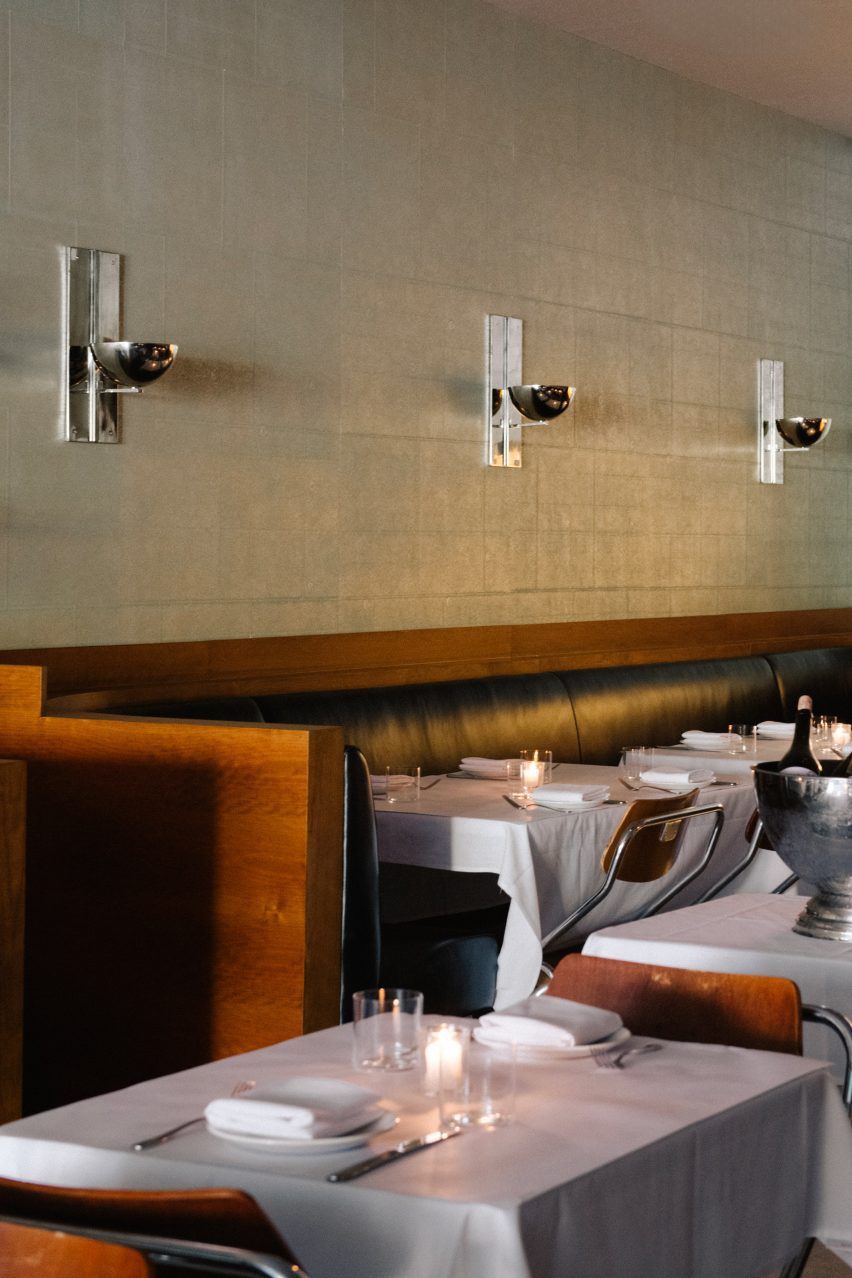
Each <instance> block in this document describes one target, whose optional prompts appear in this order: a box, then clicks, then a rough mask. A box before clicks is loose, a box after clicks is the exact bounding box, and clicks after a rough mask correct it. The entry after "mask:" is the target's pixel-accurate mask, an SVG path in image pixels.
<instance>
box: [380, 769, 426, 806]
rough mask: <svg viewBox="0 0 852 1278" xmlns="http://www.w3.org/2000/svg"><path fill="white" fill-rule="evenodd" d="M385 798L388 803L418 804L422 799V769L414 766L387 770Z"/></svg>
mask: <svg viewBox="0 0 852 1278" xmlns="http://www.w3.org/2000/svg"><path fill="white" fill-rule="evenodd" d="M385 798H386V799H387V801H388V803H416V802H417V800H418V799H419V798H420V769H419V768H417V767H415V766H414V764H411V763H407V764H402V765H401V766H399V767H393V766H391V765H388V767H386V768H385Z"/></svg>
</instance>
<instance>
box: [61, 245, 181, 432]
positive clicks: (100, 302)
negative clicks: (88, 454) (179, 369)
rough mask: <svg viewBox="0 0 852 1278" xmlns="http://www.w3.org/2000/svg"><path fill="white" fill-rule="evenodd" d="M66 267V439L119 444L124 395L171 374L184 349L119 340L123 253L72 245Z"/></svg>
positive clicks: (67, 251) (64, 381) (68, 249)
mask: <svg viewBox="0 0 852 1278" xmlns="http://www.w3.org/2000/svg"><path fill="white" fill-rule="evenodd" d="M64 267H65V317H64V328H65V331H64V334H63V349H64V350H65V353H66V360H67V369H66V372H65V376H64V378H63V385H64V391H65V395H64V399H65V403H64V412H63V417H64V423H65V438H66V439H67V440H70V441H72V442H74V443H78V444H117V443H119V441H120V438H121V435H120V419H119V411H118V405H119V396H120V395H138V394H140V392H141V391H143V390H144V389H145V387H146V386H149V385H150V384H151V382H155V381H156V380H157V379H158V378H159V377H162V376H163V374H164V373H167V372H168V370H169V369H170V368H171V366H172V364H173V363H174V359H175V355H176V354H177V349H178V348H177V346H175V345H173V344H172V343H171V342H129V341H119V340H118V333H119V331H120V327H119V326H120V312H121V258H120V257H119V255H118V253H103V252H101V250H100V249H87V248H67V249H66V250H65V264H64Z"/></svg>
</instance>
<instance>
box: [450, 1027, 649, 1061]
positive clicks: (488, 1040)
mask: <svg viewBox="0 0 852 1278" xmlns="http://www.w3.org/2000/svg"><path fill="white" fill-rule="evenodd" d="M473 1037H474V1038H475V1039H476V1041H477V1043H482V1045H483V1047H490V1048H491V1049H492V1050H493V1051H495V1052H500V1051H502V1052H505V1053H506V1054H507V1055H508V1054H509V1053H510V1052H511V1049H512V1044H511V1043H507V1042H506V1040H505V1039H504V1038H499V1039H498V1038H496V1037H493V1036H492V1035H490V1034H489V1033H488V1031H487V1030H486V1029H485V1028H484V1027H483V1026H481V1025H477V1026H476V1028H475V1029H474V1031H473ZM628 1038H630V1030H629V1029H628V1028H627V1026H626V1025H622V1027H621V1029H618V1030H616V1031H615V1033H614V1034H610V1036H609V1038H601V1039H599V1040H598V1041H597V1042H596V1043H579V1044H578V1045H577V1046H576V1047H548V1046H547V1045H546V1044H543V1043H542V1044H536V1045H535V1046H533V1045H529V1046H522V1045H521V1044H517V1045H516V1047H515V1056H516V1059H517V1060H519V1061H522V1062H523V1063H524V1064H527V1065H535V1064H537V1063H541V1064H545V1063H548V1064H549V1063H552V1062H553V1061H574V1060H578V1059H580V1058H581V1057H584V1056H596V1055H597V1054H598V1053H600V1052H606V1051H608V1050H609V1048H610V1047H617V1046H618V1045H619V1044H620V1043H626V1042H627V1040H628Z"/></svg>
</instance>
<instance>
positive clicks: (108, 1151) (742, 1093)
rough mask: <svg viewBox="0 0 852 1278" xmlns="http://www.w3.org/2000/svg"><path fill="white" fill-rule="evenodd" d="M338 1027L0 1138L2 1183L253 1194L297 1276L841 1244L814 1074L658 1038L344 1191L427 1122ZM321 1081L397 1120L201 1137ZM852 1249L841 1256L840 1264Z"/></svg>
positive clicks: (849, 1169) (850, 1238)
mask: <svg viewBox="0 0 852 1278" xmlns="http://www.w3.org/2000/svg"><path fill="white" fill-rule="evenodd" d="M350 1035H351V1032H350V1030H349V1027H348V1026H343V1027H337V1028H335V1029H332V1030H324V1031H322V1032H321V1033H319V1034H313V1035H309V1036H307V1037H305V1038H301V1039H294V1040H291V1041H290V1042H288V1043H283V1044H279V1045H277V1046H275V1047H270V1048H266V1049H264V1050H263V1051H260V1052H253V1053H249V1054H247V1055H246V1056H244V1057H236V1058H232V1059H231V1060H227V1061H218V1062H216V1063H214V1064H211V1065H207V1066H203V1067H201V1068H199V1069H194V1070H189V1071H186V1072H185V1073H182V1074H176V1075H172V1076H171V1077H167V1078H163V1079H157V1080H153V1081H151V1082H148V1083H143V1084H140V1085H139V1086H136V1087H131V1088H128V1089H126V1090H124V1091H120V1092H115V1093H112V1094H111V1095H108V1096H102V1097H97V1098H95V1099H93V1100H89V1101H83V1102H80V1103H78V1104H76V1105H70V1106H66V1107H64V1108H62V1109H58V1110H53V1111H49V1112H47V1113H44V1114H39V1115H36V1116H34V1117H32V1118H28V1119H25V1120H22V1121H20V1122H15V1123H9V1124H7V1125H6V1126H4V1127H2V1128H0V1174H2V1175H4V1176H12V1177H18V1178H21V1179H28V1180H36V1181H45V1182H48V1183H52V1184H63V1185H78V1186H86V1185H91V1186H97V1185H111V1186H113V1187H122V1186H123V1187H129V1188H169V1187H177V1186H201V1185H230V1186H238V1187H240V1188H242V1189H244V1190H246V1191H247V1192H248V1193H250V1194H252V1195H253V1196H254V1197H255V1198H256V1199H257V1201H258V1202H259V1203H260V1204H261V1206H262V1207H263V1208H264V1210H265V1211H266V1212H267V1214H268V1215H269V1216H270V1218H271V1219H272V1220H273V1222H274V1223H275V1224H276V1225H277V1226H278V1228H279V1229H280V1230H281V1231H282V1233H283V1234H284V1235H285V1236H286V1237H287V1239H288V1240H289V1242H290V1243H291V1245H292V1246H293V1248H294V1250H295V1251H296V1253H297V1255H298V1256H299V1257H300V1259H301V1260H302V1262H303V1264H304V1265H305V1267H306V1269H307V1270H308V1272H309V1273H310V1274H311V1275H312V1278H341V1275H343V1274H345V1275H346V1276H347V1278H614V1276H615V1275H617V1276H618V1278H648V1275H650V1274H653V1275H655V1278H686V1276H687V1275H688V1276H689V1278H722V1276H723V1275H724V1278H755V1276H756V1275H758V1274H762V1273H764V1272H765V1271H767V1270H769V1269H770V1268H772V1267H773V1266H777V1265H780V1263H781V1262H782V1261H783V1260H784V1259H785V1257H786V1256H787V1255H790V1254H792V1253H793V1252H794V1251H795V1250H796V1249H797V1247H798V1245H799V1242H800V1240H801V1239H802V1238H803V1237H804V1236H808V1235H812V1234H815V1235H817V1236H819V1237H821V1238H822V1239H823V1241H825V1242H827V1243H828V1244H829V1245H832V1246H834V1247H835V1249H842V1247H843V1246H844V1245H846V1244H848V1245H850V1246H852V1214H850V1212H849V1191H850V1184H852V1134H850V1129H849V1125H848V1123H847V1122H846V1121H845V1117H844V1114H843V1111H842V1107H841V1105H840V1101H839V1099H838V1097H837V1094H836V1092H835V1090H834V1088H833V1087H832V1085H831V1084H830V1082H829V1079H828V1076H827V1073H826V1072H825V1069H824V1067H823V1066H821V1065H817V1064H815V1063H814V1062H813V1061H806V1060H803V1059H801V1058H799V1057H793V1056H785V1055H782V1054H778V1053H765V1052H747V1051H742V1050H740V1049H736V1048H726V1047H708V1046H703V1045H698V1044H678V1043H667V1044H666V1046H665V1048H664V1050H663V1051H661V1052H658V1053H656V1054H655V1055H652V1056H646V1057H641V1058H636V1059H634V1061H633V1063H632V1064H631V1065H630V1066H629V1068H627V1069H625V1070H623V1071H612V1070H607V1071H604V1070H599V1069H597V1068H596V1067H595V1065H594V1063H593V1062H592V1061H591V1060H590V1059H589V1058H584V1059H579V1060H571V1061H564V1062H562V1063H560V1064H558V1065H550V1066H546V1067H541V1066H523V1067H520V1068H519V1081H518V1102H517V1119H516V1122H515V1123H514V1124H512V1125H511V1126H508V1127H504V1128H499V1129H497V1130H493V1131H487V1130H474V1131H470V1132H468V1133H466V1134H465V1135H463V1136H461V1137H459V1138H457V1139H455V1140H452V1141H448V1142H447V1143H446V1144H443V1145H441V1146H439V1147H437V1148H434V1149H430V1150H427V1151H424V1152H421V1153H418V1154H416V1155H415V1156H413V1157H411V1158H407V1159H403V1160H401V1161H399V1162H397V1163H394V1164H392V1165H389V1166H388V1167H385V1168H382V1169H381V1170H379V1171H375V1172H372V1173H371V1174H369V1175H368V1176H365V1177H363V1178H362V1179H360V1180H356V1181H352V1182H350V1183H348V1184H339V1185H333V1184H329V1183H328V1182H327V1181H326V1179H325V1177H326V1176H327V1174H328V1172H329V1171H332V1170H334V1169H337V1168H340V1167H342V1166H346V1165H348V1164H349V1163H350V1162H355V1161H357V1160H358V1159H360V1158H363V1157H364V1156H365V1155H366V1153H367V1152H375V1150H376V1149H379V1148H385V1147H389V1146H390V1145H392V1144H393V1143H395V1142H396V1141H397V1140H399V1139H404V1138H407V1137H409V1136H411V1135H415V1134H420V1133H422V1132H425V1131H429V1130H431V1129H432V1128H433V1127H434V1125H435V1123H436V1114H435V1110H434V1108H432V1104H433V1103H432V1101H430V1100H428V1099H427V1098H425V1097H423V1096H422V1095H420V1093H419V1092H418V1091H417V1089H416V1088H417V1079H416V1076H415V1075H414V1074H413V1073H411V1074H398V1075H395V1076H394V1075H378V1076H367V1075H364V1074H358V1075H356V1074H353V1073H352V1072H351V1069H350V1067H349V1060H350ZM306 1074H307V1075H310V1076H311V1077H317V1076H331V1077H337V1078H348V1079H350V1080H352V1081H358V1082H361V1083H365V1082H366V1083H367V1085H373V1086H375V1087H377V1088H379V1089H381V1090H382V1092H383V1095H384V1096H385V1097H386V1098H387V1102H388V1103H389V1104H390V1105H392V1106H394V1107H395V1108H397V1109H398V1110H399V1112H400V1122H399V1125H398V1127H397V1128H396V1131H395V1133H390V1132H388V1133H385V1134H383V1135H382V1136H377V1137H375V1138H374V1139H373V1142H372V1147H371V1149H370V1150H369V1151H364V1150H355V1151H349V1152H347V1153H345V1154H340V1153H338V1154H325V1155H316V1154H315V1155H312V1156H305V1155H298V1156H292V1155H282V1154H275V1155H270V1154H266V1153H255V1152H253V1151H248V1150H244V1149H242V1148H240V1147H238V1146H236V1145H233V1144H231V1143H229V1142H225V1141H223V1140H221V1139H219V1138H217V1137H214V1136H211V1135H209V1134H208V1133H207V1132H206V1130H205V1129H203V1128H195V1129H192V1130H190V1131H189V1132H187V1133H185V1134H183V1135H182V1136H180V1137H178V1138H176V1139H174V1140H173V1141H171V1142H170V1143H168V1144H166V1145H162V1146H160V1147H158V1148H157V1149H155V1150H151V1151H149V1152H148V1153H145V1154H135V1153H132V1152H130V1151H129V1146H130V1145H131V1143H132V1142H133V1141H134V1140H138V1139H140V1138H142V1137H144V1136H147V1135H151V1134H153V1133H155V1132H157V1131H159V1130H162V1129H163V1128H165V1127H168V1126H170V1125H172V1124H175V1123H177V1122H180V1121H181V1120H182V1119H185V1118H187V1117H190V1116H192V1115H193V1114H196V1113H200V1112H201V1110H202V1109H203V1107H204V1105H205V1104H206V1103H207V1102H208V1101H209V1100H211V1099H213V1098H215V1097H217V1096H222V1095H226V1094H227V1093H228V1092H229V1091H230V1089H231V1087H232V1086H233V1084H234V1083H235V1081H236V1080H238V1079H241V1078H252V1079H255V1080H257V1082H258V1084H259V1085H262V1084H263V1083H268V1082H271V1081H273V1080H280V1079H282V1078H284V1077H287V1076H293V1075H306ZM849 1254H852V1252H850V1253H849Z"/></svg>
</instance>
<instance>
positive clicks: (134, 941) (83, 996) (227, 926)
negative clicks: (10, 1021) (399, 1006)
mask: <svg viewBox="0 0 852 1278" xmlns="http://www.w3.org/2000/svg"><path fill="white" fill-rule="evenodd" d="M342 750H343V740H342V733H341V732H340V730H339V729H337V728H316V729H307V728H305V729H287V728H279V727H277V726H272V725H270V726H266V725H254V724H246V725H242V724H239V725H238V724H214V723H198V722H193V721H191V720H189V721H168V720H144V719H124V718H121V717H118V716H116V717H101V716H98V715H92V716H88V717H87V716H85V715H68V716H53V715H50V714H45V713H43V671H42V670H41V669H38V668H34V667H27V666H0V754H2V753H5V754H8V755H15V756H17V757H18V758H20V759H23V760H26V763H27V778H28V822H27V824H28V831H27V934H26V936H27V939H26V976H25V987H24V988H25V1005H24V1108H25V1110H26V1111H27V1112H33V1111H34V1110H37V1109H43V1108H46V1107H50V1106H53V1105H58V1104H62V1103H65V1102H67V1101H70V1100H74V1099H78V1098H80V1097H82V1096H86V1095H92V1094H95V1093H99V1092H103V1091H108V1090H111V1089H113V1088H117V1087H121V1086H124V1085H126V1084H128V1083H132V1082H135V1081H138V1080H140V1079H143V1078H146V1077H151V1076H153V1075H157V1074H163V1073H167V1072H169V1071H172V1070H176V1069H182V1068H185V1067H188V1066H191V1065H194V1064H198V1063H200V1062H202V1061H206V1060H210V1059H214V1058H218V1057H222V1056H226V1055H230V1054H231V1053H235V1052H240V1051H245V1050H248V1049H251V1048H255V1047H259V1046H262V1045H265V1044H268V1043H272V1042H277V1041H280V1040H282V1039H285V1038H288V1037H292V1036H293V1035H296V1034H300V1033H303V1032H305V1031H307V1030H311V1029H316V1028H320V1027H322V1026H324V1025H331V1024H334V1023H335V1022H336V1021H337V1018H338V998H339V979H340V910H341V894H342V889H341V873H342V864H341V862H342V838H341V833H342V820H343V817H342V764H341V759H342Z"/></svg>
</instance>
